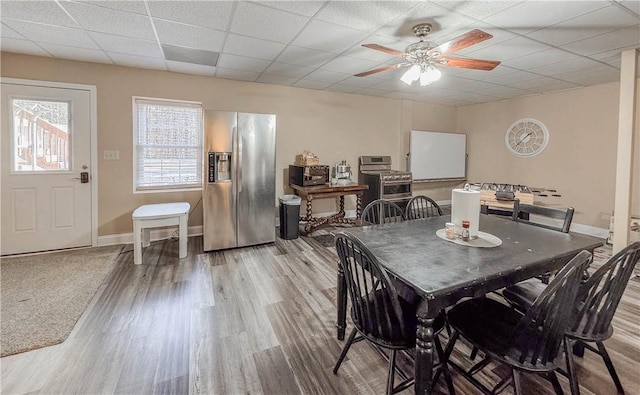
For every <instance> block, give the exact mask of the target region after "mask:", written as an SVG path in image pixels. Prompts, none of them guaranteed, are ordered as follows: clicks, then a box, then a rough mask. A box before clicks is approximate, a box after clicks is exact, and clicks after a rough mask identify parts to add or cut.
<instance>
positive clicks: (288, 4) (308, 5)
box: [255, 0, 326, 17]
mask: <svg viewBox="0 0 640 395" xmlns="http://www.w3.org/2000/svg"><path fill="white" fill-rule="evenodd" d="M255 3H258V4H261V5H263V6H266V7H272V8H277V9H279V10H284V11H287V12H292V13H294V14H299V15H303V16H308V17H312V16H314V15H315V14H316V13H317V12H318V10H319V9H320V8H322V6H323V5H324V4H325V3H326V2H325V1H306V0H305V1H256V2H255Z"/></svg>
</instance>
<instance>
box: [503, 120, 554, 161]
mask: <svg viewBox="0 0 640 395" xmlns="http://www.w3.org/2000/svg"><path fill="white" fill-rule="evenodd" d="M504 143H505V145H506V146H507V149H508V150H509V151H510V152H511V153H512V154H514V155H517V156H535V155H538V154H539V153H540V152H542V151H543V150H544V149H545V148H546V147H547V144H548V143H549V131H548V130H547V127H546V126H544V124H543V123H542V122H540V121H538V120H535V119H532V118H524V119H521V120H519V121H516V122H514V123H513V124H512V125H511V126H510V127H509V129H507V133H506V134H505V136H504Z"/></svg>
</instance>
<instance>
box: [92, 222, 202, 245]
mask: <svg viewBox="0 0 640 395" xmlns="http://www.w3.org/2000/svg"><path fill="white" fill-rule="evenodd" d="M200 235H202V225H198V226H190V227H189V228H188V229H187V236H188V237H189V236H200ZM172 236H176V237H177V236H178V227H177V226H176V227H171V228H162V229H156V230H152V231H151V232H150V237H151V241H156V240H165V239H169V238H171V237H172ZM116 244H133V233H121V234H116V235H107V236H98V246H109V245H116Z"/></svg>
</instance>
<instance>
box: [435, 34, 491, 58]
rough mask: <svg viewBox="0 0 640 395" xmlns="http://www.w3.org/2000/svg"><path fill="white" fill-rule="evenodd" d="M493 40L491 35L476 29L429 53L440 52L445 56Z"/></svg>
mask: <svg viewBox="0 0 640 395" xmlns="http://www.w3.org/2000/svg"><path fill="white" fill-rule="evenodd" d="M490 38H493V36H492V35H491V34H489V33H485V32H483V31H482V30H479V29H475V30H472V31H470V32H469V33H465V34H463V35H462V36H460V37H456V38H454V39H453V40H451V41H447V42H446V43H444V44H440V45H438V46H437V47H435V48H434V49H432V50H431V51H429V52H435V51H438V52H440V54H442V55H445V54H448V53H449V52H455V51H459V50H461V49H463V48H467V47H470V46H472V45H474V44H478V43H481V42H483V41H485V40H488V39H490Z"/></svg>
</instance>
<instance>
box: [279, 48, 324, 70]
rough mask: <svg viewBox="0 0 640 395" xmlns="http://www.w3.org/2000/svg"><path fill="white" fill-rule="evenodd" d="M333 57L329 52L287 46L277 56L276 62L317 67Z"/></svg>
mask: <svg viewBox="0 0 640 395" xmlns="http://www.w3.org/2000/svg"><path fill="white" fill-rule="evenodd" d="M334 56H335V55H334V54H332V53H329V52H323V51H316V50H313V49H308V48H302V47H296V46H295V45H288V46H287V47H286V48H285V49H284V51H282V53H281V54H280V56H278V59H277V60H278V62H281V63H289V64H295V65H298V66H307V67H319V66H322V65H323V64H325V63H327V62H328V61H329V60H330V59H332V58H333V57H334Z"/></svg>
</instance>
